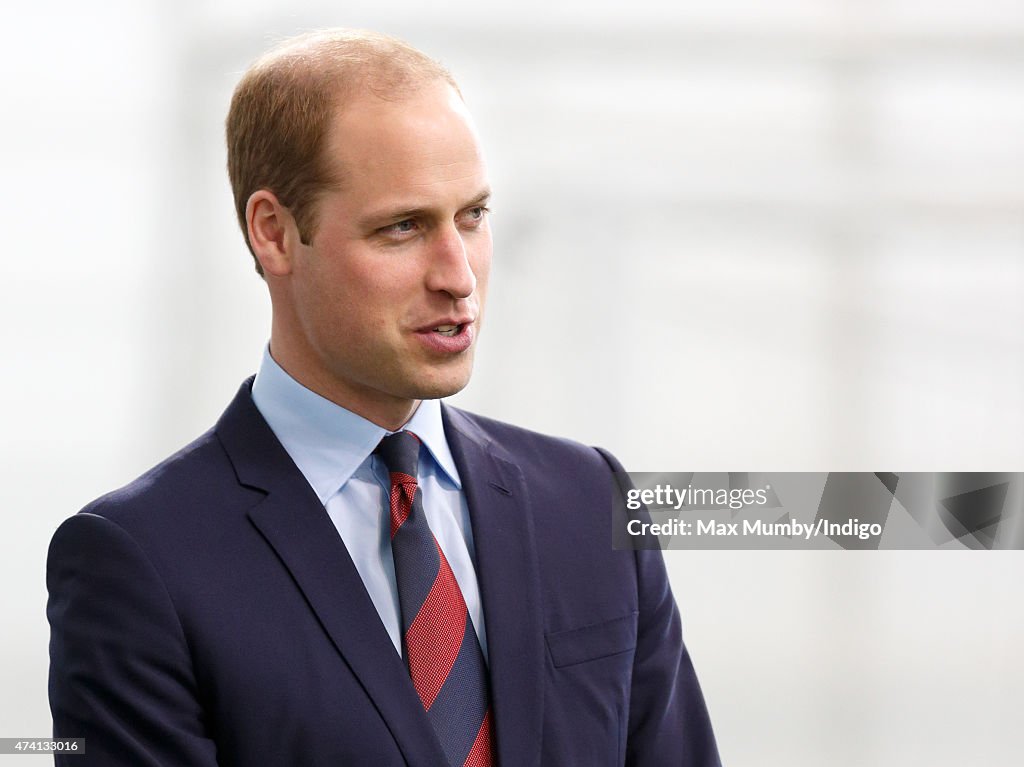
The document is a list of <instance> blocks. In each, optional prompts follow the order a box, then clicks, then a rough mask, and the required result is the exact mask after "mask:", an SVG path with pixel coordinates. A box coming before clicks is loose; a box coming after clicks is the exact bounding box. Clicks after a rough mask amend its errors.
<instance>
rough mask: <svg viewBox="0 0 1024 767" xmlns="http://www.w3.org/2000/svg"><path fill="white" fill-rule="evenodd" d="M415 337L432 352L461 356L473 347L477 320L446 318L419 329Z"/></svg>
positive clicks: (470, 318)
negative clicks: (460, 354)
mask: <svg viewBox="0 0 1024 767" xmlns="http://www.w3.org/2000/svg"><path fill="white" fill-rule="evenodd" d="M415 335H416V337H417V338H418V339H419V340H420V342H421V343H423V345H424V346H426V347H427V348H428V349H430V350H431V351H434V352H438V353H440V354H459V353H461V352H464V351H466V350H467V349H468V348H469V347H470V346H472V345H473V339H474V338H475V337H476V324H475V318H473V317H468V316H466V317H444V318H442V319H440V320H436V321H434V322H431V323H430V324H428V325H424V326H422V327H421V328H419V329H417V330H416V333H415Z"/></svg>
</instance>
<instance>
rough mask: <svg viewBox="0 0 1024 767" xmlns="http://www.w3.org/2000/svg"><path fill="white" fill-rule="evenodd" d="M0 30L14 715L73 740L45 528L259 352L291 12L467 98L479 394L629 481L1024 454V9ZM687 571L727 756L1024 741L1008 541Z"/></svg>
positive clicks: (131, 14)
mask: <svg viewBox="0 0 1024 767" xmlns="http://www.w3.org/2000/svg"><path fill="white" fill-rule="evenodd" d="M2 13H3V16H4V18H3V22H4V23H3V26H2V28H3V30H4V31H3V33H2V35H3V45H2V46H0V66H2V71H3V75H2V80H0V103H2V104H3V105H4V110H3V111H4V116H3V118H2V120H0V167H2V168H3V180H4V183H3V185H2V187H0V210H2V211H3V227H2V230H0V232H2V236H3V239H2V242H3V249H4V252H5V258H4V263H5V266H4V270H5V273H6V274H7V275H8V276H7V281H6V285H7V288H6V289H5V290H4V297H3V301H2V302H0V328H2V333H3V349H4V352H5V354H4V357H5V360H6V364H5V366H4V374H3V379H2V389H0V395H2V398H0V400H2V407H3V430H4V439H3V443H2V450H3V453H2V461H3V466H4V481H3V483H2V488H0V501H2V504H0V509H2V512H0V513H2V514H3V515H4V524H3V528H2V529H3V530H4V533H5V535H4V543H5V546H4V556H3V557H2V559H0V583H2V584H3V586H2V589H3V590H2V592H0V594H2V605H3V611H4V614H3V620H2V626H3V637H4V646H3V655H2V661H0V690H2V692H0V736H7V737H38V736H42V735H46V734H47V733H48V732H49V727H50V720H49V712H48V708H47V703H46V669H47V650H46V643H47V636H48V627H47V625H46V621H45V615H44V605H45V598H46V594H45V586H44V581H43V578H44V560H45V552H46V546H47V543H48V540H49V537H50V535H51V534H52V532H53V530H54V529H55V528H56V526H57V525H58V524H59V522H60V521H61V520H63V519H64V518H65V517H66V516H68V515H69V514H71V513H73V512H74V511H76V510H77V509H79V508H80V507H81V506H82V505H83V504H85V503H86V502H87V501H89V500H90V499H92V498H93V497H95V496H97V495H99V494H101V493H103V492H105V491H107V490H109V489H111V488H113V487H115V486H117V485H120V484H123V483H124V482H126V481H128V480H130V479H131V478H133V477H134V476H135V475H137V474H138V473H140V472H141V471H143V470H144V469H146V468H148V467H149V466H150V465H152V464H153V463H155V462H156V461H158V460H159V459H161V458H162V457H164V456H165V455H167V454H168V453H170V452H171V451H172V450H174V449H176V448H177V447H179V446H180V445H182V444H184V443H185V442H187V441H189V440H190V439H191V438H193V437H194V436H195V435H197V434H198V433H200V432H201V431H203V430H205V429H206V428H207V427H208V426H209V425H210V424H211V423H212V422H213V421H214V420H215V418H216V417H217V415H218V414H219V413H220V411H221V409H222V408H223V407H224V405H225V404H226V403H227V401H228V399H229V398H230V396H231V395H232V394H233V392H234V391H235V389H236V388H237V386H238V383H239V382H240V381H241V380H242V378H244V377H245V376H247V375H249V374H250V373H251V372H253V370H254V369H255V366H256V365H257V363H258V360H259V355H260V353H261V349H262V345H263V344H264V342H265V340H266V337H267V333H268V328H269V324H268V323H269V307H268V302H267V300H266V296H265V291H264V288H263V285H262V283H261V282H260V280H259V279H258V278H257V277H256V275H255V273H254V272H253V270H252V267H251V266H250V263H251V261H250V258H249V255H248V253H247V251H246V250H245V246H244V244H243V241H242V239H241V236H240V234H239V233H238V231H237V229H236V226H235V219H234V213H233V210H232V205H231V198H230V194H229V190H228V183H227V179H226V173H225V172H224V161H225V160H224V149H223V138H222V125H223V119H224V116H225V114H226V110H227V103H228V99H229V96H230V93H231V89H232V88H233V86H234V84H235V82H236V80H237V78H238V76H239V74H240V73H241V71H242V70H244V69H245V67H246V66H247V64H248V63H249V62H250V61H251V60H252V59H253V58H255V57H256V56H257V55H258V54H259V53H261V52H262V51H263V50H265V48H266V47H268V45H269V44H270V43H271V42H272V41H273V40H276V39H277V38H279V37H282V36H286V35H290V34H293V33H296V32H300V31H304V30H307V29H311V28H317V27H322V26H333V25H345V26H365V27H371V28H375V29H379V30H381V31H385V32H389V33H391V34H395V35H398V36H400V37H403V38H405V39H407V40H408V41H410V42H411V43H413V44H414V45H416V46H418V47H420V48H422V49H423V50H425V51H426V52H428V53H430V54H432V55H434V56H435V57H438V58H440V59H441V60H442V61H444V62H445V63H446V64H448V65H449V67H450V68H451V69H452V70H453V72H454V73H455V75H456V77H457V78H458V79H459V80H460V82H461V83H462V86H463V91H464V93H465V95H466V98H467V100H468V102H469V104H470V107H471V109H472V110H473V111H474V113H475V115H476V117H477V120H478V123H479V125H480V129H481V132H482V135H483V137H484V142H485V146H486V147H487V149H488V152H489V156H490V160H491V165H492V176H493V178H492V180H493V182H494V186H495V189H496V197H495V200H494V208H495V211H496V212H495V215H494V218H493V226H494V230H495V266H494V274H493V276H492V288H491V290H492V294H491V298H490V305H489V314H488V326H487V328H486V331H485V333H484V335H483V339H482V340H483V344H482V347H481V351H480V355H479V358H478V360H479V361H478V367H477V373H476V376H475V378H474V381H473V383H472V384H471V386H470V387H469V389H467V390H466V391H465V392H464V393H463V394H461V395H459V396H458V397H457V398H455V402H456V403H457V404H460V405H462V406H464V407H467V408H470V409H473V410H477V411H479V412H482V413H485V414H488V415H491V416H494V417H498V418H503V419H506V420H510V421H514V422H517V423H520V424H522V425H525V426H529V427H532V428H535V429H538V430H541V431H545V432H549V433H555V434H560V435H565V436H571V437H574V438H576V439H579V440H582V441H585V442H589V443H593V444H600V445H603V446H605V447H608V448H610V449H612V450H613V452H615V453H616V454H617V455H618V456H619V457H620V458H621V459H622V460H623V462H624V463H625V465H626V466H627V467H628V468H631V469H634V470H648V471H693V470H706V471H712V470H717V471H785V470H794V471H795V470H808V471H810V470H815V471H828V470H860V471H868V470H878V471H882V470H885V471H900V470H922V471H927V470H932V471H937V470H981V469H986V470H1000V471H1012V470H1018V471H1019V470H1022V469H1024V300H1022V296H1024V184H1022V181H1021V180H1022V179H1024V3H1021V2H1020V0H885V2H882V1H881V0H856V1H854V0H773V2H771V3H765V2H762V1H761V0H688V1H687V2H684V3H672V4H670V3H663V2H655V1H654V0H633V2H629V3H617V4H608V5H604V4H601V3H595V2H594V0H588V1H586V2H585V1H584V0H575V1H574V2H563V3H558V2H553V0H544V1H543V2H542V1H541V0H520V1H519V2H517V3H515V4H512V3H507V4H502V5H499V6H494V7H492V6H488V5H487V4H481V3H468V2H452V1H451V0H435V2H433V3H431V4H429V5H426V4H420V3H414V2H412V0H376V2H369V1H364V0H358V1H357V0H351V1H350V2H345V3H337V2H331V3H328V2H310V1H309V0H291V2H287V3H286V2H284V0H248V1H247V2H244V3H243V2H237V1H235V0H218V1H217V2H202V3H200V2H196V0H176V1H175V2H158V1H157V0H133V2H127V0H111V1H108V2H105V3H103V4H81V3H72V2H36V3H22V4H17V5H14V4H8V5H7V6H5V10H4V11H3V12H2ZM666 558H667V561H668V564H669V568H670V572H671V573H672V577H673V583H674V587H675V590H676V596H677V599H678V601H679V603H680V606H681V609H682V612H683V617H684V630H685V632H686V636H687V638H688V642H689V645H690V649H691V653H692V655H693V657H694V659H695V661H696V664H697V668H698V672H699V674H700V676H701V679H702V681H703V685H704V687H705V693H706V696H707V698H708V703H709V706H710V709H711V713H712V718H713V720H714V723H715V726H716V730H717V733H718V736H719V741H720V745H721V749H722V755H723V758H724V760H725V762H726V764H727V765H734V766H741V765H742V766H746V765H750V766H751V767H775V766H776V765H777V766H779V767H782V766H783V765H785V767H794V765H800V766H801V767H802V766H804V765H806V766H808V767H810V766H814V767H819V766H820V765H835V766H837V767H846V766H848V765H849V766H851V767H852V766H853V765H900V766H901V767H905V766H907V765H928V767H939V766H941V765H951V766H952V765H956V766H957V767H962V766H963V765H986V766H992V765H1018V764H1019V763H1020V754H1021V752H1022V746H1024V743H1022V742H1021V735H1020V733H1021V729H1020V719H1021V715H1022V713H1024V703H1022V701H1024V653H1022V652H1021V646H1022V643H1024V607H1022V604H1024V599H1022V593H1021V592H1022V582H1024V580H1022V579H1024V559H1022V555H1021V554H1020V553H1019V552H998V553H979V552H964V553H955V552H923V553H910V552H876V553H866V552H833V553H830V552H813V553H793V552H777V553H775V552H768V553H757V552H726V553H721V552H697V553H692V552H669V553H667V554H666ZM0 759H3V758H2V757H0ZM6 759H8V760H13V759H14V757H6ZM18 763H21V762H18ZM510 767H512V766H510Z"/></svg>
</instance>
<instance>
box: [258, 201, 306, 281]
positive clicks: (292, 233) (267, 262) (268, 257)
mask: <svg viewBox="0 0 1024 767" xmlns="http://www.w3.org/2000/svg"><path fill="white" fill-rule="evenodd" d="M245 222H246V225H247V226H248V229H249V244H250V245H251V246H252V250H253V253H254V254H255V255H256V259H257V260H258V261H259V262H260V266H262V267H263V273H264V274H266V275H268V276H273V277H283V276H285V275H286V274H290V273H291V270H292V260H293V258H294V257H295V254H294V253H293V252H292V250H293V249H294V248H295V246H296V245H297V244H298V243H299V242H300V241H301V238H300V237H299V232H298V228H297V227H296V225H295V219H294V218H293V217H292V214H291V212H290V211H289V210H288V208H286V207H285V206H284V205H282V204H281V202H280V201H279V200H278V199H277V196H276V195H275V194H274V193H273V192H271V191H270V190H269V189H259V190H257V191H255V192H253V193H252V194H251V195H250V196H249V201H248V202H247V203H246V205H245Z"/></svg>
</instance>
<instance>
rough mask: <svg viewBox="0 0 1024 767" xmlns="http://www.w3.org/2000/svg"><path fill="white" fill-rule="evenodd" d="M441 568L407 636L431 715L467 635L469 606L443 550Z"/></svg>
mask: <svg viewBox="0 0 1024 767" xmlns="http://www.w3.org/2000/svg"><path fill="white" fill-rule="evenodd" d="M434 546H436V547H437V554H438V557H440V559H441V567H440V568H439V570H438V573H437V579H436V580H435V581H434V585H433V586H431V588H430V593H429V594H427V598H426V599H424V600H423V606H422V607H421V608H420V611H419V612H418V613H416V617H415V618H414V619H413V622H412V625H410V626H409V630H408V631H407V632H405V646H406V648H407V649H408V654H409V675H410V676H411V677H412V683H413V686H414V687H415V688H416V692H418V693H419V695H420V700H421V701H422V702H423V708H424V709H425V710H427V711H429V710H430V707H431V706H432V705H433V704H434V699H435V698H436V697H437V694H438V693H439V692H440V691H441V687H443V686H444V682H445V680H446V679H447V678H448V674H449V672H450V671H451V670H452V666H454V665H455V659H456V658H457V657H458V655H459V648H460V647H462V639H463V637H464V636H465V633H466V602H465V600H463V598H462V592H461V591H460V590H459V584H458V583H457V582H456V580H455V575H454V574H453V573H452V569H451V567H449V565H448V560H447V559H445V557H444V552H443V551H441V547H440V546H438V545H437V541H436V540H435V541H434Z"/></svg>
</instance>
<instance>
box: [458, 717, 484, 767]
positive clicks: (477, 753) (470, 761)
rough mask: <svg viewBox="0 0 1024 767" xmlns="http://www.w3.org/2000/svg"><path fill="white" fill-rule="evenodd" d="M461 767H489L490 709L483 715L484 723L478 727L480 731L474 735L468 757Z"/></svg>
mask: <svg viewBox="0 0 1024 767" xmlns="http://www.w3.org/2000/svg"><path fill="white" fill-rule="evenodd" d="M462 767H491V709H489V708H488V709H487V713H486V714H484V721H483V723H482V724H481V725H480V731H479V732H478V733H477V734H476V740H474V741H473V747H472V748H471V749H469V756H467V757H466V761H464V762H463V763H462Z"/></svg>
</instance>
